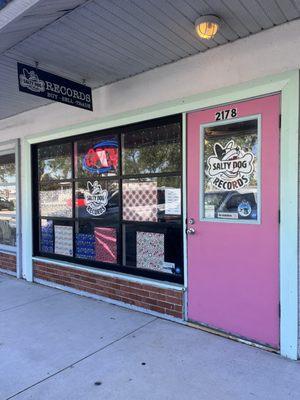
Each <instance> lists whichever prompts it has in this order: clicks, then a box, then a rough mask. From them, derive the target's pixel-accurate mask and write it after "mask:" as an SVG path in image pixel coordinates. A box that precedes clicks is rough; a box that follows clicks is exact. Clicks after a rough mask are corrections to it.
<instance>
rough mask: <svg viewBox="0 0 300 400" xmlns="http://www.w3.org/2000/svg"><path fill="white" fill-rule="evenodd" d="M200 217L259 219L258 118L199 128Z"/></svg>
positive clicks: (230, 219)
mask: <svg viewBox="0 0 300 400" xmlns="http://www.w3.org/2000/svg"><path fill="white" fill-rule="evenodd" d="M201 135H202V147H201V149H202V150H201V151H202V156H201V157H202V158H201V163H202V165H203V168H202V173H203V175H202V178H203V180H202V181H201V182H200V188H201V189H200V190H201V195H200V218H204V219H205V220H211V221H215V220H219V221H225V220H228V221H239V222H242V221H245V222H259V221H260V119H259V117H249V119H240V120H235V121H230V122H226V123H221V124H218V123H217V124H215V123H212V124H207V125H206V126H204V127H203V129H202V134H201Z"/></svg>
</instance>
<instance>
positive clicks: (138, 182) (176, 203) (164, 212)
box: [122, 176, 181, 222]
mask: <svg viewBox="0 0 300 400" xmlns="http://www.w3.org/2000/svg"><path fill="white" fill-rule="evenodd" d="M122 201H123V220H125V221H150V222H172V221H175V222H180V218H181V179H180V177H178V176H167V177H153V178H143V179H124V180H123V196H122Z"/></svg>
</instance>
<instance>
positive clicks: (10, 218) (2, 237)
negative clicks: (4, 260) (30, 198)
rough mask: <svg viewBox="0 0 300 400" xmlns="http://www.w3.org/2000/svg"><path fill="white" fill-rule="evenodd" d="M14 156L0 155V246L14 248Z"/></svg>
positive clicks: (12, 154)
mask: <svg viewBox="0 0 300 400" xmlns="http://www.w3.org/2000/svg"><path fill="white" fill-rule="evenodd" d="M16 193H17V191H16V162H15V154H14V153H11V154H3V155H0V246H1V245H4V246H10V247H15V246H16V201H17V199H16Z"/></svg>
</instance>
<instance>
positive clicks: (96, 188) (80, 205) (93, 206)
mask: <svg viewBox="0 0 300 400" xmlns="http://www.w3.org/2000/svg"><path fill="white" fill-rule="evenodd" d="M76 217H78V218H91V217H94V218H97V219H101V220H102V221H105V223H107V224H109V223H113V222H117V221H118V220H119V184H118V182H117V181H112V180H93V179H91V180H90V181H87V180H84V181H80V182H76Z"/></svg>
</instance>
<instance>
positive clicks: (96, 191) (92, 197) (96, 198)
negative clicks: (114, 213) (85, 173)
mask: <svg viewBox="0 0 300 400" xmlns="http://www.w3.org/2000/svg"><path fill="white" fill-rule="evenodd" d="M84 198H85V203H86V211H87V212H88V213H89V214H90V215H93V216H95V217H98V216H100V215H102V214H104V213H105V211H106V206H107V203H108V191H107V190H106V189H102V187H101V185H99V183H98V181H95V182H93V183H92V182H88V183H87V190H86V191H85V192H84Z"/></svg>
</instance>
